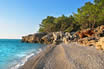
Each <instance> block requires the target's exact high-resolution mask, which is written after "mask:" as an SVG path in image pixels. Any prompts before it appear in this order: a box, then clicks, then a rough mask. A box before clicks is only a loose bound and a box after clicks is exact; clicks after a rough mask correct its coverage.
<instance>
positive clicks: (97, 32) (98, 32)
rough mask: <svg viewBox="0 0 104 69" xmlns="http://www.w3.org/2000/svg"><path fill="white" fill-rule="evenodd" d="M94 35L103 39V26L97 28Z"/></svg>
mask: <svg viewBox="0 0 104 69" xmlns="http://www.w3.org/2000/svg"><path fill="white" fill-rule="evenodd" d="M95 33H96V34H95V35H96V36H97V37H103V36H104V25H101V26H99V27H97V28H96V29H95Z"/></svg>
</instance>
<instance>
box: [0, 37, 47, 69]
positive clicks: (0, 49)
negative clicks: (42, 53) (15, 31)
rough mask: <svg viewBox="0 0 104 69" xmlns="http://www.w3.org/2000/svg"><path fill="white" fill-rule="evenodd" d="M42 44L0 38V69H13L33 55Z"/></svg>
mask: <svg viewBox="0 0 104 69" xmlns="http://www.w3.org/2000/svg"><path fill="white" fill-rule="evenodd" d="M44 46H45V45H43V44H33V43H22V42H21V40H17V39H0V69H15V68H17V67H14V66H16V65H17V66H19V65H22V64H23V63H24V61H26V60H27V59H28V58H29V57H30V56H33V55H35V54H36V53H37V52H39V50H40V49H41V48H43V47H44Z"/></svg>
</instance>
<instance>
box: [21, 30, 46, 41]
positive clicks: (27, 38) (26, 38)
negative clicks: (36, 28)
mask: <svg viewBox="0 0 104 69" xmlns="http://www.w3.org/2000/svg"><path fill="white" fill-rule="evenodd" d="M45 35H47V33H45V32H42V33H35V34H32V35H28V36H23V37H22V42H27V43H43V41H42V40H41V38H42V37H43V36H45Z"/></svg>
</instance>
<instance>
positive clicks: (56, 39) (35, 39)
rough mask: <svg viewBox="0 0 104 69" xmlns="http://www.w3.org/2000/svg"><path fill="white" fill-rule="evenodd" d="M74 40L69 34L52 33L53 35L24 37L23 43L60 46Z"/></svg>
mask: <svg viewBox="0 0 104 69" xmlns="http://www.w3.org/2000/svg"><path fill="white" fill-rule="evenodd" d="M71 39H72V35H71V34H70V33H68V32H66V33H65V32H51V33H36V34H33V35H28V36H24V37H22V42H29V43H44V44H59V43H62V42H64V43H68V41H69V40H71Z"/></svg>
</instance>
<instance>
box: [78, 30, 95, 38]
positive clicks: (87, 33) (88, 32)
mask: <svg viewBox="0 0 104 69" xmlns="http://www.w3.org/2000/svg"><path fill="white" fill-rule="evenodd" d="M76 34H77V35H78V36H79V38H84V37H91V36H92V35H93V34H94V30H93V29H85V30H81V31H79V32H77V33H76Z"/></svg>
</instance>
